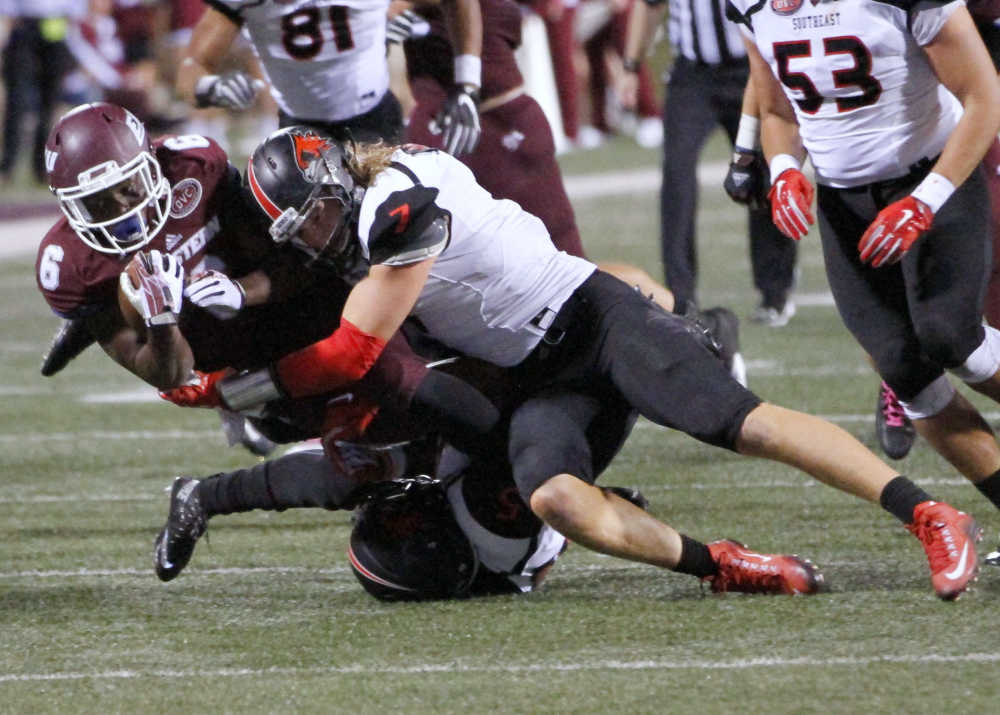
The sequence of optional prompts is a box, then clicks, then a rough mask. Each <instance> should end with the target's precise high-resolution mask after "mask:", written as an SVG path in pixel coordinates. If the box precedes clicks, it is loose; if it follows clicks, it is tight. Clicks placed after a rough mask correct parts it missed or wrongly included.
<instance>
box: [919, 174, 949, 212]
mask: <svg viewBox="0 0 1000 715" xmlns="http://www.w3.org/2000/svg"><path fill="white" fill-rule="evenodd" d="M953 193H955V185H954V184H953V183H951V182H950V181H948V179H946V178H945V177H943V176H941V174H938V173H936V172H933V171H932V172H931V173H929V174H928V175H927V176H926V177H925V178H924V180H923V181H921V182H920V183H919V184H918V185H917V188H915V189H914V190H913V192H912V193H911V194H910V195H911V196H912V197H913V198H915V199H917V200H918V201H922V202H923V203H925V204H927V206H928V207H930V210H931V211H933V212H934V213H937V212H938V211H940V210H941V207H942V206H943V205H944V202H945V201H947V200H948V198H949V197H950V196H951V195H952V194H953Z"/></svg>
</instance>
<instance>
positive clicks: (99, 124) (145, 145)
mask: <svg viewBox="0 0 1000 715" xmlns="http://www.w3.org/2000/svg"><path fill="white" fill-rule="evenodd" d="M45 167H46V171H47V172H48V179H49V188H51V189H52V192H53V193H54V194H55V195H56V197H57V198H58V199H59V205H60V207H61V208H62V210H63V213H64V214H65V215H66V218H67V220H68V221H69V224H70V226H72V228H73V230H74V231H76V234H77V236H79V237H80V239H81V240H82V241H83V242H84V243H86V244H87V245H88V246H90V247H91V248H93V249H94V250H95V251H99V252H100V253H111V254H118V255H124V254H126V253H131V252H133V251H137V250H139V249H140V248H142V247H143V246H145V245H146V244H147V243H149V242H150V241H151V240H152V239H153V237H154V236H156V234H157V233H159V231H160V229H162V228H163V226H164V224H165V223H166V222H167V219H168V217H169V207H170V183H169V182H168V181H167V179H166V178H165V177H164V176H163V172H162V171H161V170H160V165H159V163H158V162H157V161H156V157H155V156H154V155H153V147H152V143H151V142H150V139H149V136H148V135H147V133H146V128H145V127H144V126H143V124H142V122H140V121H139V120H138V119H137V118H136V117H135V115H134V114H132V113H131V112H129V111H128V110H127V109H124V108H122V107H119V106H118V105H115V104H109V103H107V102H97V103H94V104H84V105H81V106H79V107H76V108H75V109H73V110H71V111H70V112H68V113H67V114H66V115H64V116H63V118H62V119H60V120H59V122H58V123H57V124H56V125H55V127H53V128H52V131H51V133H50V134H49V138H48V142H46V144H45Z"/></svg>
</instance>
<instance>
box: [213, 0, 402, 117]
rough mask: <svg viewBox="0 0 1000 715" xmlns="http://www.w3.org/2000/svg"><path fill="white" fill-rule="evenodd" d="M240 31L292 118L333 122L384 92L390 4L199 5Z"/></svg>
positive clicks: (384, 0) (332, 0)
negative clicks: (210, 9) (386, 29)
mask: <svg viewBox="0 0 1000 715" xmlns="http://www.w3.org/2000/svg"><path fill="white" fill-rule="evenodd" d="M205 2H206V4H208V5H210V6H212V7H213V8H215V9H216V10H218V11H219V12H221V13H222V14H224V15H226V16H227V17H229V18H230V19H232V20H233V21H234V22H236V23H237V24H239V25H241V26H242V28H243V33H244V34H245V35H247V37H249V39H250V41H251V43H253V48H254V52H255V53H256V54H257V57H258V58H259V59H260V62H261V65H262V67H263V70H264V74H265V75H266V76H267V79H268V81H269V82H270V83H271V93H272V95H273V96H274V100H275V101H276V102H277V103H278V106H279V107H280V108H281V110H282V111H283V112H284V113H285V114H287V115H289V116H291V117H294V118H296V119H303V120H316V121H322V122H336V121H342V120H345V119H350V118H351V117H356V116H358V115H360V114H364V113H365V112H367V111H369V110H370V109H372V108H373V107H374V106H375V105H376V104H378V103H379V101H380V100H381V99H382V97H383V96H384V95H385V93H386V91H388V88H389V68H388V65H387V63H386V59H385V24H386V12H387V11H388V9H389V0H282V1H280V2H276V1H274V0H205Z"/></svg>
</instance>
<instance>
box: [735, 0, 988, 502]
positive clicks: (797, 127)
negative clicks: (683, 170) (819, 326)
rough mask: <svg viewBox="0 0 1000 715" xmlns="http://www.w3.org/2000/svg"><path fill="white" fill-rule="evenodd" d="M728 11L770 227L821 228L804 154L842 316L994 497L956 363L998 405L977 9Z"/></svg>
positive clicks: (984, 72) (798, 232) (899, 6)
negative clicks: (764, 161)
mask: <svg viewBox="0 0 1000 715" xmlns="http://www.w3.org/2000/svg"><path fill="white" fill-rule="evenodd" d="M730 17H731V19H735V20H737V21H739V22H741V23H742V26H743V27H744V32H745V36H746V38H747V45H748V48H749V51H750V54H751V64H752V82H753V84H754V91H755V94H756V96H757V99H758V101H759V102H760V105H761V117H762V125H761V126H762V140H763V146H764V152H765V155H766V156H767V158H768V159H769V162H770V169H771V177H772V186H771V191H770V198H771V201H772V213H773V217H774V220H775V223H776V224H777V225H778V226H779V227H781V228H782V230H783V231H784V233H786V234H787V235H788V236H790V237H791V238H794V239H796V240H798V239H800V238H802V237H803V236H804V235H805V234H806V233H807V231H808V229H809V225H810V224H812V223H813V214H812V209H811V207H810V205H811V202H812V198H813V187H812V185H811V184H810V183H809V181H808V180H807V179H806V178H805V176H804V175H803V174H802V172H801V171H800V162H801V161H802V159H803V157H804V155H805V154H808V156H809V159H810V161H811V162H812V164H813V167H814V169H815V172H816V181H817V183H818V184H819V189H818V209H819V210H818V215H819V224H820V236H821V240H822V242H823V251H824V255H825V259H826V272H827V278H828V280H829V283H830V287H831V290H832V291H833V295H834V299H835V300H836V302H837V306H838V309H839V311H840V314H841V316H842V317H843V319H844V323H845V324H846V326H847V328H848V329H849V330H850V331H851V332H852V334H853V335H854V336H855V338H856V339H857V340H858V342H859V343H860V344H861V345H862V347H864V349H865V350H866V351H867V352H868V354H869V355H871V356H872V358H873V360H874V362H875V365H876V367H877V369H878V371H879V373H880V374H881V375H882V378H883V379H884V380H885V382H886V383H887V384H888V385H889V386H890V387H891V388H892V389H893V390H894V391H895V393H896V395H898V397H899V399H900V402H901V403H902V405H903V408H904V410H905V412H906V415H907V416H908V417H909V418H910V419H911V420H913V422H914V424H915V426H916V429H917V431H918V433H919V434H920V435H921V436H923V437H924V438H925V439H926V440H927V441H928V443H929V444H931V445H932V446H933V447H934V448H935V449H936V450H937V451H938V452H939V453H940V454H941V455H942V456H944V457H945V458H946V459H947V460H948V461H949V462H951V463H952V464H953V465H954V466H955V467H956V468H957V469H958V470H959V471H960V472H961V473H962V474H964V475H965V476H966V477H967V478H968V479H969V480H970V481H972V482H973V483H974V484H975V485H976V487H977V488H978V489H979V490H980V491H981V492H982V493H983V494H984V495H985V496H986V497H987V498H988V499H989V500H990V501H991V502H992V503H993V504H994V505H996V506H998V507H1000V447H998V445H997V443H996V439H995V438H994V435H993V431H992V429H991V428H990V426H989V425H988V424H987V423H986V421H985V420H984V419H983V417H982V416H981V415H980V413H979V412H978V411H977V409H976V408H975V407H974V406H973V405H972V404H971V403H970V402H969V400H967V399H966V398H965V397H963V396H962V395H961V394H959V393H957V392H956V390H955V388H954V387H953V386H952V384H951V383H950V382H949V381H948V378H947V376H946V374H945V373H946V372H951V373H952V374H953V375H955V376H956V377H957V378H959V379H960V380H962V381H964V382H965V383H966V384H968V385H969V386H970V387H971V388H972V389H973V390H975V391H976V392H979V393H981V394H983V395H986V396H987V397H990V398H992V399H994V400H997V401H1000V332H997V330H995V329H994V328H992V327H989V326H985V325H983V324H982V322H981V321H982V315H983V297H984V294H985V290H986V286H987V282H988V280H989V277H990V270H991V262H990V255H991V254H990V251H991V246H990V243H991V238H990V228H989V220H990V204H989V196H988V193H987V190H986V186H985V180H984V177H983V175H982V173H981V170H980V169H979V165H980V163H981V162H982V160H983V156H984V154H985V153H986V151H987V149H988V148H989V147H990V145H991V144H992V143H993V141H994V139H995V137H996V135H997V130H998V129H1000V81H998V79H997V74H996V72H995V70H994V67H993V63H992V62H991V60H990V56H989V54H988V52H987V50H986V48H985V47H984V45H983V43H982V40H981V39H980V37H979V33H978V32H977V30H976V28H975V25H974V24H973V21H972V19H971V17H970V16H969V13H968V11H967V10H966V8H965V4H964V3H962V2H955V1H953V2H944V1H942V2H937V1H930V2H926V1H925V2H862V1H861V0H843V1H842V2H837V3H833V4H826V3H824V4H820V5H814V4H812V3H804V2H802V0H771V2H768V3H763V4H754V3H752V2H750V1H749V0H731V4H730Z"/></svg>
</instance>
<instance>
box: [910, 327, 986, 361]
mask: <svg viewBox="0 0 1000 715" xmlns="http://www.w3.org/2000/svg"><path fill="white" fill-rule="evenodd" d="M913 323H914V328H915V329H916V333H917V338H918V339H919V340H920V347H921V350H922V351H923V352H924V354H925V355H926V356H927V357H928V358H929V359H930V360H931V361H933V362H935V363H937V364H938V365H940V366H941V367H943V368H945V369H947V368H953V367H958V366H959V365H961V364H962V363H964V362H965V361H966V359H967V358H968V357H969V355H971V354H972V351H973V350H975V349H976V348H977V347H979V344H980V343H982V342H983V337H984V333H983V326H982V325H980V324H979V323H976V324H973V325H962V324H961V322H959V321H957V320H956V318H955V316H948V315H937V314H933V315H923V316H919V317H916V316H915V317H914V319H913Z"/></svg>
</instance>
